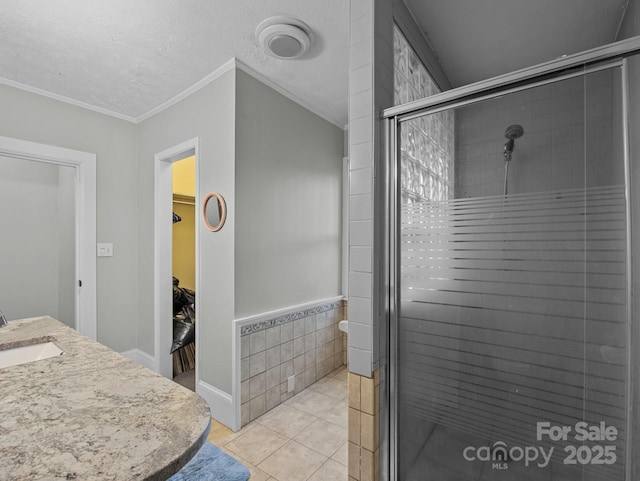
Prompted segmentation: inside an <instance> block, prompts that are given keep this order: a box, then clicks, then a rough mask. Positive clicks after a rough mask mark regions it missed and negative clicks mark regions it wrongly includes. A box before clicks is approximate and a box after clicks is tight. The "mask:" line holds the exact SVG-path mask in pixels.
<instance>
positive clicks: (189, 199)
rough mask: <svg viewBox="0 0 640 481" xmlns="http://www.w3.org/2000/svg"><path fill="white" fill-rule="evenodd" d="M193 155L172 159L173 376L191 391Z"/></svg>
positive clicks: (193, 340) (194, 221)
mask: <svg viewBox="0 0 640 481" xmlns="http://www.w3.org/2000/svg"><path fill="white" fill-rule="evenodd" d="M195 166H196V158H195V155H191V156H189V157H187V158H185V159H182V160H178V161H176V162H173V163H172V165H171V167H172V177H173V179H172V180H173V181H172V186H173V189H172V191H173V215H172V222H173V236H172V249H171V250H172V274H173V276H172V280H173V344H172V346H171V351H172V352H171V354H172V361H173V380H174V381H175V382H177V383H178V384H180V385H182V386H184V387H186V388H187V389H190V390H192V391H195V358H196V356H195V354H196V353H195V322H196V311H195V299H196V290H195V289H196V259H195V256H196V235H195V234H196V199H195V192H196V172H195Z"/></svg>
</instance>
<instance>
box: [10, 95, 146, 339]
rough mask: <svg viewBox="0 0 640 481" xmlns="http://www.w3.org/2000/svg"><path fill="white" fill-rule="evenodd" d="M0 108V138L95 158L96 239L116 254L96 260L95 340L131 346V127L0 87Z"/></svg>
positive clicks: (133, 175) (133, 146) (134, 233)
mask: <svg viewBox="0 0 640 481" xmlns="http://www.w3.org/2000/svg"><path fill="white" fill-rule="evenodd" d="M0 106H1V112H2V115H0V135H2V136H6V137H13V138H17V139H22V140H28V141H32V142H40V143H44V144H48V145H54V146H57V147H65V148H69V149H75V150H81V151H85V152H93V153H95V154H96V156H97V237H98V242H112V243H113V244H114V254H115V255H114V257H103V258H100V259H97V293H98V301H97V303H98V306H97V307H98V340H99V341H100V342H102V343H104V344H106V345H107V346H109V347H111V348H113V349H115V350H118V351H125V350H128V349H133V348H135V347H136V345H137V339H136V335H135V324H136V320H135V318H136V313H137V306H138V292H137V290H138V286H137V284H136V269H137V245H138V239H137V227H136V224H137V216H136V212H135V206H136V203H137V198H136V192H137V176H136V172H135V168H134V167H132V166H135V165H136V126H135V125H134V124H132V123H130V122H126V121H124V120H119V119H116V118H113V117H109V116H106V115H103V114H99V113H96V112H92V111H89V110H86V109H83V108H79V107H75V106H73V105H69V104H66V103H62V102H59V101H57V100H53V99H49V98H46V97H42V96H40V95H36V94H32V93H29V92H25V91H23V90H19V89H15V88H13V87H8V86H5V85H0ZM132 326H133V330H132Z"/></svg>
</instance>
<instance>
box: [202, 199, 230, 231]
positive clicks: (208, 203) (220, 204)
mask: <svg viewBox="0 0 640 481" xmlns="http://www.w3.org/2000/svg"><path fill="white" fill-rule="evenodd" d="M202 217H203V218H204V223H205V225H206V226H207V229H209V230H210V231H212V232H217V231H219V230H220V229H222V226H223V225H224V221H225V220H227V204H226V203H225V201H224V199H223V198H222V196H221V195H220V194H216V193H211V194H209V195H207V196H206V197H205V199H204V202H203V204H202Z"/></svg>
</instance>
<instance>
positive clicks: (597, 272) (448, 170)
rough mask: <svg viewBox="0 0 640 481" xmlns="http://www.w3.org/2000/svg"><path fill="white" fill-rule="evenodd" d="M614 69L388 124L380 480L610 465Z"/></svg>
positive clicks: (547, 472) (621, 294) (622, 238)
mask: <svg viewBox="0 0 640 481" xmlns="http://www.w3.org/2000/svg"><path fill="white" fill-rule="evenodd" d="M620 70H621V68H620V67H619V66H617V67H611V68H603V69H601V70H597V71H593V72H591V73H585V74H578V75H574V76H568V77H569V78H565V79H564V80H558V81H553V82H549V83H546V84H544V85H539V86H536V87H532V88H529V89H526V90H521V91H518V92H515V93H506V94H503V95H499V96H496V97H494V98H491V99H489V100H483V101H478V102H474V103H467V104H465V105H464V106H461V107H458V108H452V109H450V110H445V111H439V112H434V113H430V114H426V115H424V116H422V117H419V118H413V119H411V120H407V121H401V122H400V123H399V132H400V133H399V142H400V149H399V150H400V152H399V155H398V157H399V158H398V172H399V179H398V186H397V188H398V190H399V192H398V194H397V195H396V198H397V199H398V202H399V203H400V206H399V208H398V212H399V214H398V215H399V219H398V226H397V228H398V230H399V235H398V240H397V242H398V246H397V249H398V250H399V254H398V256H397V258H398V259H399V264H400V265H399V266H397V270H398V276H397V278H398V282H399V288H398V292H399V299H397V300H396V305H397V308H398V313H397V316H396V320H395V326H393V328H394V332H395V336H396V338H395V339H396V341H395V344H396V348H397V352H396V363H395V370H394V372H395V376H396V383H397V385H396V392H397V398H396V401H395V406H396V412H395V419H396V421H395V422H396V426H395V430H396V440H395V443H396V444H395V446H396V453H397V463H396V466H397V468H396V471H397V473H396V476H397V477H396V479H397V480H400V481H418V480H419V481H472V480H473V481H475V480H518V481H535V480H545V481H556V480H558V481H560V480H562V481H574V480H575V481H578V480H580V481H586V480H594V481H597V480H599V481H622V480H624V479H625V477H624V476H625V464H626V457H625V455H626V452H625V448H626V436H627V423H628V420H627V403H628V402H629V400H628V395H627V390H628V369H629V365H628V361H627V358H628V352H629V346H628V338H629V336H628V333H629V319H628V317H629V316H628V295H627V291H628V267H627V264H628V263H627V228H628V226H627V222H626V219H627V199H626V187H625V182H626V180H625V158H624V148H623V138H624V136H623V115H622V107H621V105H622V104H621V97H622V94H621V73H620ZM516 127H517V128H516ZM514 132H515V133H517V134H518V135H514ZM507 187H508V189H507ZM505 192H508V194H505Z"/></svg>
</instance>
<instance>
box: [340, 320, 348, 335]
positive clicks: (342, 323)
mask: <svg viewBox="0 0 640 481" xmlns="http://www.w3.org/2000/svg"><path fill="white" fill-rule="evenodd" d="M338 329H340V330H341V331H342V332H346V333H349V321H347V320H346V319H345V320H343V321H340V322H339V323H338Z"/></svg>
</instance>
